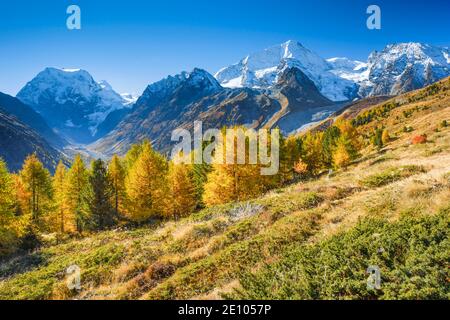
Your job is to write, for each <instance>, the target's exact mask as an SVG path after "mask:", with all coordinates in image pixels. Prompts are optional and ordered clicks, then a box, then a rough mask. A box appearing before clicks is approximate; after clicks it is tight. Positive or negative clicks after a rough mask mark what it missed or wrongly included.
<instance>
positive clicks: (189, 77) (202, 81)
mask: <svg viewBox="0 0 450 320" xmlns="http://www.w3.org/2000/svg"><path fill="white" fill-rule="evenodd" d="M183 85H188V86H190V87H194V88H197V89H199V90H202V91H203V92H204V93H213V92H216V91H219V90H221V89H222V87H221V85H220V84H219V82H217V80H216V79H215V78H214V77H213V76H212V75H211V74H209V73H208V72H207V71H205V70H202V69H198V68H195V69H194V70H192V71H191V72H186V71H183V72H181V73H179V74H177V75H175V76H168V77H166V78H164V79H162V80H160V81H157V82H154V83H152V84H150V85H149V86H148V87H147V89H146V90H145V92H144V94H143V95H142V98H144V99H146V98H148V97H149V96H150V95H151V96H152V97H154V98H156V99H163V98H164V97H166V96H169V95H170V94H172V93H173V91H174V90H176V89H177V88H179V87H180V86H183Z"/></svg>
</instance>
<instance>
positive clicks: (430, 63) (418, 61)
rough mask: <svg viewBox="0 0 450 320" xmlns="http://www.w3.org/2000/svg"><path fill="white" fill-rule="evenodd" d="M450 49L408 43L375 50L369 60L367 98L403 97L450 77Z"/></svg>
mask: <svg viewBox="0 0 450 320" xmlns="http://www.w3.org/2000/svg"><path fill="white" fill-rule="evenodd" d="M448 56H449V49H448V48H443V47H437V46H431V45H428V44H423V43H417V42H408V43H397V44H390V45H388V46H386V47H385V48H384V49H383V50H382V51H381V52H378V51H374V52H373V53H372V54H371V55H370V56H369V59H368V69H369V74H368V82H367V84H366V86H362V89H363V92H364V91H366V95H383V94H390V95H394V94H399V93H404V92H406V91H410V90H414V89H418V88H421V87H423V86H426V85H428V84H431V83H433V82H435V81H438V80H440V79H442V78H444V77H447V76H449V75H450V60H449V59H448Z"/></svg>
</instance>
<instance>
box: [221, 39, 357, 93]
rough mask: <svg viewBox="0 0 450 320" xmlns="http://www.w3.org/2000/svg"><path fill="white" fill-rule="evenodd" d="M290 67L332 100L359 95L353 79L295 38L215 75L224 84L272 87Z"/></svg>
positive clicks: (246, 58) (232, 86) (254, 54)
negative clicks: (297, 70)
mask: <svg viewBox="0 0 450 320" xmlns="http://www.w3.org/2000/svg"><path fill="white" fill-rule="evenodd" d="M288 67H296V68H299V69H300V70H301V71H302V72H304V73H305V74H306V75H307V76H308V77H309V78H310V79H311V80H312V81H313V82H314V83H315V85H316V86H317V87H318V89H319V90H320V92H321V93H322V94H323V95H325V96H326V97H327V98H329V99H331V100H334V101H339V100H348V99H352V98H354V96H355V93H356V88H355V84H354V83H353V82H352V81H349V80H347V79H343V78H340V77H339V76H337V75H335V74H334V73H332V72H331V70H330V69H331V68H330V65H329V64H328V63H327V61H325V60H324V59H322V58H321V57H320V56H318V55H317V54H316V53H314V52H313V51H311V50H309V49H307V48H306V47H304V46H303V45H302V44H301V43H299V42H297V41H292V40H290V41H287V42H285V43H282V44H280V45H276V46H273V47H270V48H267V49H265V50H262V51H260V52H256V53H253V54H251V55H248V56H247V57H245V58H244V59H242V60H241V61H240V62H238V63H236V64H234V65H231V66H229V67H226V68H223V69H221V70H220V71H218V72H217V73H216V74H215V77H216V79H217V80H218V81H219V82H220V83H221V84H222V86H224V87H231V88H235V87H251V88H265V89H270V88H271V87H273V86H274V85H275V84H276V83H277V80H278V77H279V76H280V75H281V74H282V73H283V71H284V70H285V69H286V68H288Z"/></svg>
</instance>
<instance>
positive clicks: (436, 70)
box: [215, 40, 450, 101]
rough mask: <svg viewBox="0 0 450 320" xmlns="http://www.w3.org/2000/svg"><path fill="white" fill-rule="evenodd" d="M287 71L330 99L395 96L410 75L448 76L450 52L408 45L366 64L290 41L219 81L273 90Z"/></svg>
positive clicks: (421, 80) (419, 81) (426, 80)
mask: <svg viewBox="0 0 450 320" xmlns="http://www.w3.org/2000/svg"><path fill="white" fill-rule="evenodd" d="M287 67H297V68H299V69H300V70H302V71H303V72H304V73H305V74H306V75H307V76H308V78H310V79H311V80H312V81H313V82H314V83H315V85H316V86H317V88H318V89H319V90H320V92H321V93H322V94H323V95H324V96H326V97H327V98H329V99H331V100H334V101H338V100H348V99H351V100H353V99H354V98H357V97H365V96H370V95H379V94H397V93H399V92H396V90H398V89H396V88H402V87H403V86H404V85H406V86H407V83H408V82H409V80H408V76H409V77H411V75H412V76H413V77H414V81H413V82H414V83H415V84H416V85H417V86H424V85H427V84H430V83H432V82H433V81H437V80H440V79H442V78H444V77H447V76H449V75H450V51H449V49H448V48H442V47H436V46H431V45H428V44H423V43H417V42H409V43H399V44H391V45H388V46H387V47H386V48H385V49H384V50H383V51H381V52H377V51H375V52H373V53H372V54H371V55H370V56H369V58H368V61H367V62H362V61H354V60H351V59H348V58H345V57H337V58H330V59H327V60H325V59H322V58H321V57H320V56H318V55H317V54H315V53H314V52H312V51H311V50H309V49H307V48H305V47H304V46H303V45H302V44H300V43H299V42H296V41H292V40H291V41H287V42H285V43H283V44H281V45H277V46H273V47H270V48H268V49H265V50H262V51H260V52H257V53H254V54H251V55H248V56H247V57H245V58H243V59H242V60H241V61H239V62H238V63H236V64H233V65H231V66H229V67H225V68H222V69H221V70H219V71H218V72H217V73H216V74H215V77H216V79H217V80H218V81H219V82H220V83H221V84H222V86H224V87H230V88H236V87H251V88H267V89H270V88H271V87H272V86H273V85H274V84H276V83H277V81H278V78H279V76H280V74H281V73H282V72H283V71H284V70H285V68H287Z"/></svg>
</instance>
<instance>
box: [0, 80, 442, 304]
mask: <svg viewBox="0 0 450 320" xmlns="http://www.w3.org/2000/svg"><path fill="white" fill-rule="evenodd" d="M440 86H441V87H442V88H444V87H445V88H447V89H442V88H441V91H440V92H438V93H433V94H430V93H429V92H428V91H427V90H420V91H417V92H414V93H410V94H407V95H404V96H401V97H400V98H396V99H398V101H401V103H402V105H401V106H399V107H398V108H396V109H394V110H392V111H391V112H390V113H389V114H388V115H386V117H385V118H380V119H378V120H377V121H373V122H371V123H369V124H367V125H365V126H363V127H361V128H360V130H361V132H368V131H369V130H371V129H372V128H373V127H374V126H376V125H380V124H383V125H384V126H385V127H386V128H387V129H388V130H389V132H390V133H391V135H392V136H394V137H393V138H394V140H393V141H392V142H391V143H389V144H388V145H387V146H386V147H385V148H384V149H383V150H382V151H381V152H378V151H376V150H374V149H372V148H371V147H367V148H366V149H365V150H363V152H362V154H363V157H362V159H361V160H359V161H358V162H356V163H354V164H353V165H352V166H351V167H350V168H348V170H346V171H342V172H337V173H336V174H335V175H334V176H332V177H322V178H320V179H317V180H314V181H308V182H304V183H300V184H297V185H293V186H290V187H288V188H285V189H282V190H277V191H273V192H271V193H269V194H267V195H265V196H263V197H261V198H259V199H255V200H254V201H251V202H250V203H249V204H248V205H243V204H241V205H239V204H230V205H225V206H221V207H215V208H210V209H206V210H204V211H202V212H199V213H197V214H195V215H194V216H192V217H190V218H187V219H183V220H180V221H177V222H167V223H164V224H161V225H158V226H154V227H153V228H151V227H147V228H143V229H138V230H129V231H127V230H121V231H119V230H118V231H110V232H103V233H99V234H96V235H92V236H91V237H88V238H85V239H81V240H72V241H70V242H68V243H65V244H60V245H54V246H49V247H46V248H43V249H41V250H39V251H36V252H34V253H32V254H28V255H24V256H20V257H17V258H15V259H12V260H10V261H8V262H5V263H3V264H1V265H0V279H1V280H0V299H7V298H10V299H46V298H51V299H69V298H78V299H182V298H202V299H208V298H219V297H221V294H223V293H227V292H230V291H231V290H232V289H233V288H236V287H239V281H238V280H237V279H238V278H239V274H240V273H241V272H243V271H252V272H257V271H258V270H261V268H263V267H264V266H265V265H267V264H276V263H277V262H278V261H280V259H281V258H282V257H283V256H284V255H285V254H286V253H287V252H289V251H290V250H291V249H292V246H294V247H301V246H311V245H314V244H321V243H326V241H328V239H330V237H332V236H333V235H339V234H342V232H344V231H346V230H351V229H352V228H354V226H355V225H357V223H358V221H359V220H360V219H361V218H366V217H378V218H380V219H383V220H385V221H388V222H393V221H396V220H398V218H399V217H400V216H404V215H419V216H420V215H433V214H436V213H438V212H439V211H442V209H445V208H447V207H448V206H449V203H450V179H449V176H450V134H449V130H450V128H448V127H447V128H440V123H441V122H442V120H444V119H446V120H447V121H449V122H450V108H449V106H450V91H449V90H448V88H449V87H450V80H445V81H444V82H442V83H441V84H440ZM375 108H376V106H375ZM403 111H407V114H408V116H407V117H404V112H403ZM344 114H345V113H344ZM404 126H409V127H412V128H413V130H414V131H412V132H408V133H404V132H403V127H404ZM424 133H426V134H427V135H428V137H429V142H428V143H426V144H424V145H411V143H410V141H411V138H412V137H413V136H415V135H417V134H424ZM444 212H446V214H447V218H448V211H444ZM447 249H448V248H447ZM72 264H77V265H79V266H80V267H81V270H82V290H81V291H80V292H71V291H69V290H68V289H67V287H66V285H65V269H66V268H67V267H69V266H70V265H72Z"/></svg>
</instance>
